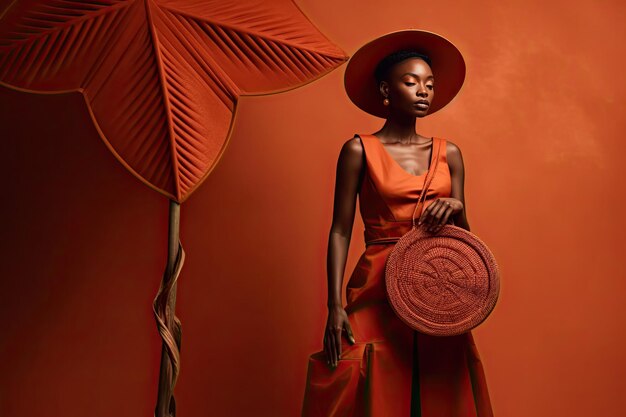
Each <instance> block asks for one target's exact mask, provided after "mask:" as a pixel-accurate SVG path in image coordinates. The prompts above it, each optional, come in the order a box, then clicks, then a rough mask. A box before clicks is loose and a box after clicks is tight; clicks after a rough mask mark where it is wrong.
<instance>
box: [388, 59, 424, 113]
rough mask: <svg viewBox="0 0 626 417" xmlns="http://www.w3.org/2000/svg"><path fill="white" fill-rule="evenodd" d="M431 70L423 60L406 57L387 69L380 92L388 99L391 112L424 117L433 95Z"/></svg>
mask: <svg viewBox="0 0 626 417" xmlns="http://www.w3.org/2000/svg"><path fill="white" fill-rule="evenodd" d="M434 88H435V79H434V77H433V72H432V70H431V69H430V65H428V64H427V63H426V62H425V61H424V60H422V59H420V58H408V59H405V60H404V61H400V62H398V63H397V64H395V65H394V66H393V67H391V68H390V69H389V74H388V77H387V80H386V81H381V83H380V92H381V93H382V95H383V96H384V97H387V98H388V99H389V107H390V111H391V112H392V113H400V114H406V115H411V116H415V117H424V116H425V115H426V113H427V112H428V108H429V107H430V104H431V103H432V101H433V97H434V96H435V90H434Z"/></svg>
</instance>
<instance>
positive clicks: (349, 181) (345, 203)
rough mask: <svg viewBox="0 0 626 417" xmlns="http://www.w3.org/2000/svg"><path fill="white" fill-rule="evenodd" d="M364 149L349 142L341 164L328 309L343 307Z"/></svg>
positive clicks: (330, 248)
mask: <svg viewBox="0 0 626 417" xmlns="http://www.w3.org/2000/svg"><path fill="white" fill-rule="evenodd" d="M362 171H363V147H362V145H361V142H360V139H359V138H356V137H355V138H352V139H349V140H348V141H346V142H345V143H344V145H343V147H342V148H341V152H340V153H339V160H338V161H337V172H336V183H335V198H334V203H333V220H332V225H331V227H330V235H329V237H328V256H327V260H326V271H327V274H328V307H332V306H341V305H342V302H341V286H342V279H343V274H344V270H345V266H346V259H347V256H348V248H349V246H350V237H351V236H352V226H353V224H354V214H355V211H356V196H357V193H358V190H359V186H360V183H361V179H362Z"/></svg>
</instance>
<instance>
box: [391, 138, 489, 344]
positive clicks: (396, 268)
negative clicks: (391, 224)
mask: <svg viewBox="0 0 626 417" xmlns="http://www.w3.org/2000/svg"><path fill="white" fill-rule="evenodd" d="M441 142H442V141H439V147H438V148H437V156H436V157H435V162H434V167H431V168H430V169H429V171H428V173H427V174H426V178H425V179H424V187H423V188H422V192H421V193H420V198H419V199H418V201H417V204H416V207H415V211H414V212H413V227H412V229H411V230H409V231H408V232H407V233H405V234H404V235H403V236H402V237H401V238H400V239H399V240H398V241H397V243H396V244H395V246H394V248H393V249H392V251H391V252H390V254H389V256H388V257H387V261H386V265H385V283H386V291H387V297H388V299H389V302H390V304H391V307H392V308H393V310H394V311H395V313H396V315H397V316H398V317H399V318H400V319H401V320H402V321H403V322H404V323H406V324H407V325H408V326H410V327H411V328H413V329H415V330H417V331H420V332H422V333H426V334H429V335H432V336H454V335H458V334H462V333H465V332H467V331H469V330H471V329H473V328H474V327H476V326H478V325H479V324H480V323H482V322H483V321H484V320H485V319H486V318H487V316H489V314H490V313H491V311H492V310H493V308H494V307H495V305H496V301H497V299H498V294H499V292H500V274H499V269H498V265H497V263H496V260H495V258H494V256H493V254H492V253H491V251H490V250H489V248H488V247H487V245H485V243H484V242H483V241H481V240H480V239H479V238H478V236H476V235H475V234H473V233H471V232H469V231H467V230H465V229H463V228H460V227H457V226H454V225H451V224H447V225H445V226H443V227H441V229H440V230H439V231H438V232H437V233H431V232H429V231H427V230H426V229H425V227H423V226H417V227H416V225H415V218H416V216H415V212H416V211H417V208H418V206H419V205H420V203H423V200H424V198H425V195H426V190H428V186H429V185H430V182H431V181H432V178H433V176H434V173H435V171H436V165H437V161H438V160H439V152H440V149H439V148H440V147H441ZM423 197H424V198H423ZM420 212H421V210H420ZM417 217H418V218H419V215H418V216H417Z"/></svg>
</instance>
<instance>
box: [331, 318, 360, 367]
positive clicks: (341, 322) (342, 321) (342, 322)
mask: <svg viewBox="0 0 626 417" xmlns="http://www.w3.org/2000/svg"><path fill="white" fill-rule="evenodd" d="M344 329H345V330H346V333H347V334H348V341H349V342H350V343H352V344H354V343H355V340H354V336H353V335H352V328H351V327H350V320H348V314H347V313H346V310H344V309H343V307H341V306H332V307H329V308H328V320H327V321H326V331H325V332H324V351H325V352H326V363H328V365H330V366H332V367H336V366H337V361H338V360H339V358H340V356H341V336H342V335H341V333H342V331H343V330H344Z"/></svg>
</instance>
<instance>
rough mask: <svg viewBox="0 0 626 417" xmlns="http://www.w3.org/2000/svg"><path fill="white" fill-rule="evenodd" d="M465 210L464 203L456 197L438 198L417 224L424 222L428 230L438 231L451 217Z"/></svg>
mask: <svg viewBox="0 0 626 417" xmlns="http://www.w3.org/2000/svg"><path fill="white" fill-rule="evenodd" d="M462 211H463V203H462V202H461V200H458V199H456V198H451V197H448V198H445V197H443V198H437V199H436V200H435V201H433V202H432V203H430V204H429V205H428V207H426V209H425V210H424V211H422V215H421V216H420V218H419V221H418V223H417V224H422V223H423V224H424V227H425V228H426V230H427V231H429V232H432V233H437V232H438V231H439V230H440V229H441V228H442V227H443V226H444V225H445V224H446V223H448V220H449V219H450V220H452V219H451V217H452V216H454V215H456V214H457V213H460V212H462Z"/></svg>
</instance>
